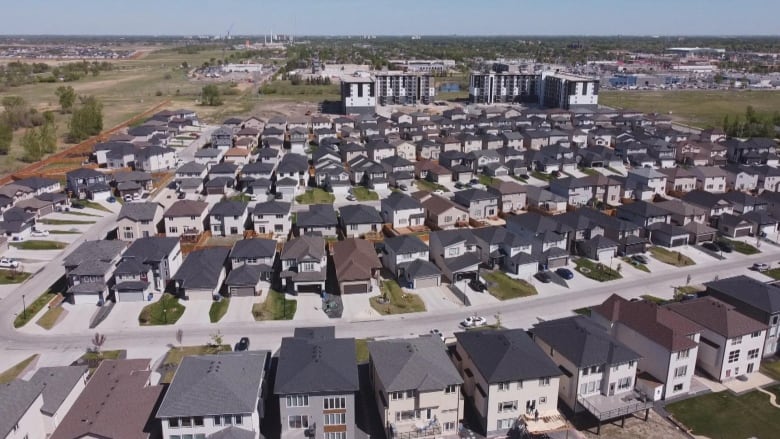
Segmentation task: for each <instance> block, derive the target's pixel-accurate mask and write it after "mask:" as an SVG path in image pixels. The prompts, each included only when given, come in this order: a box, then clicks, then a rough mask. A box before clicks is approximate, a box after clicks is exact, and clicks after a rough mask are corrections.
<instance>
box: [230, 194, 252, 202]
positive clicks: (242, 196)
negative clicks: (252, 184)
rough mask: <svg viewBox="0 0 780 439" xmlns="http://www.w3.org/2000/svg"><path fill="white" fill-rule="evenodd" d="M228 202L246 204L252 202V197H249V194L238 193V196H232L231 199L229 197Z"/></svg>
mask: <svg viewBox="0 0 780 439" xmlns="http://www.w3.org/2000/svg"><path fill="white" fill-rule="evenodd" d="M230 200H231V201H240V202H242V203H248V202H250V201H252V196H251V195H249V194H245V193H240V194H236V195H233V196H232V197H230Z"/></svg>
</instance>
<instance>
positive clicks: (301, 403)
mask: <svg viewBox="0 0 780 439" xmlns="http://www.w3.org/2000/svg"><path fill="white" fill-rule="evenodd" d="M308 406H309V395H287V407H308Z"/></svg>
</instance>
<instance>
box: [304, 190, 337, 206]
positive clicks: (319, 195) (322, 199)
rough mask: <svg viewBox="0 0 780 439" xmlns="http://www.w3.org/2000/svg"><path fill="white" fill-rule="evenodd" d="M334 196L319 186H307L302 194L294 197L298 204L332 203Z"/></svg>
mask: <svg viewBox="0 0 780 439" xmlns="http://www.w3.org/2000/svg"><path fill="white" fill-rule="evenodd" d="M335 200H336V197H335V196H334V195H333V194H331V193H330V192H326V191H324V190H322V189H320V188H309V189H307V190H306V192H305V193H304V194H301V195H298V196H297V197H295V201H296V202H297V203H298V204H333V201H335Z"/></svg>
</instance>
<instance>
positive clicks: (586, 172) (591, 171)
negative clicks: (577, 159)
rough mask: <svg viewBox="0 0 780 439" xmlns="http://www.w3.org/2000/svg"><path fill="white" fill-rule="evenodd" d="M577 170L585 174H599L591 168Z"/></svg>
mask: <svg viewBox="0 0 780 439" xmlns="http://www.w3.org/2000/svg"><path fill="white" fill-rule="evenodd" d="M579 171H580V172H582V173H583V174H585V175H590V176H599V175H601V173H600V172H599V171H597V170H595V169H593V168H579Z"/></svg>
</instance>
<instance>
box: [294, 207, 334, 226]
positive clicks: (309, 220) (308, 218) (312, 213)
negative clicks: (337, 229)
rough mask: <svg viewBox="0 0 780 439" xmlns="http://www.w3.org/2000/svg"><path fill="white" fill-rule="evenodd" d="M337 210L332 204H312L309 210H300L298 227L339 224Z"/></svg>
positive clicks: (297, 221) (297, 220)
mask: <svg viewBox="0 0 780 439" xmlns="http://www.w3.org/2000/svg"><path fill="white" fill-rule="evenodd" d="M338 223H339V220H338V218H337V217H336V211H335V210H334V209H333V206H332V205H330V204H312V205H310V206H309V210H307V211H301V212H298V218H297V219H296V225H297V226H298V227H321V226H335V225H338Z"/></svg>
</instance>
